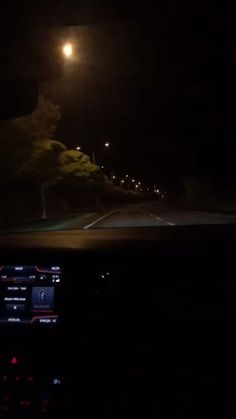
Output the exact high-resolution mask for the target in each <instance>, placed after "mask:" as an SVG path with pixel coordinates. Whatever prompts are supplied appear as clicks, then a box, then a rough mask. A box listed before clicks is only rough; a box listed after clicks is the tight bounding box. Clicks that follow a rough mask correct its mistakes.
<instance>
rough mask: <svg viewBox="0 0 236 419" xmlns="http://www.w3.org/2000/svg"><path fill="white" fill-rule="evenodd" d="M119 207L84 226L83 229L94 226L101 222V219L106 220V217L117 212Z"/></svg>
mask: <svg viewBox="0 0 236 419" xmlns="http://www.w3.org/2000/svg"><path fill="white" fill-rule="evenodd" d="M118 211H119V209H115V210H112V211H110V212H108V213H107V214H105V215H103V216H102V217H100V218H98V219H97V220H95V221H93V222H92V223H90V224H88V225H86V226H85V227H83V230H88V229H89V228H90V227H93V226H94V225H95V224H97V223H99V222H100V221H102V220H104V218H107V217H109V216H110V215H111V214H114V213H115V212H118Z"/></svg>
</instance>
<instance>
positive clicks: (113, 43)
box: [0, 1, 236, 232]
mask: <svg viewBox="0 0 236 419" xmlns="http://www.w3.org/2000/svg"><path fill="white" fill-rule="evenodd" d="M137 3H138V5H137V4H134V2H127V5H129V10H132V8H133V9H134V11H135V13H133V16H132V17H131V15H129V14H127V15H126V16H125V18H124V17H121V16H120V15H117V16H116V9H115V6H114V9H113V14H112V18H111V17H108V18H106V19H105V18H104V16H103V19H97V20H96V22H95V23H94V22H93V23H90V22H89V23H86V24H79V25H73V26H61V27H57V28H56V30H55V33H56V39H57V46H56V48H57V50H58V52H59V54H60V56H61V61H62V67H61V71H60V76H59V77H55V78H54V79H50V80H49V81H45V80H44V81H42V82H41V83H40V85H39V99H38V103H37V107H36V109H35V110H34V111H33V113H31V114H29V115H26V116H22V117H17V118H14V119H8V120H1V121H0V173H1V178H0V179H1V180H0V182H1V206H0V229H1V232H6V231H18V232H20V231H37V230H38V231H41V230H60V229H89V228H116V227H117V228H119V227H146V226H148V227H158V226H170V227H171V226H175V225H184V224H218V223H234V222H236V216H235V215H236V186H235V180H236V172H235V168H236V154H235V122H234V118H233V116H234V115H233V114H234V107H232V100H233V98H234V85H235V83H234V78H235V59H234V56H235V43H234V41H233V39H234V38H233V37H232V28H233V26H234V25H233V22H232V17H231V16H230V13H229V12H227V13H224V12H223V11H222V9H220V10H217V7H215V8H214V7H213V6H211V5H210V2H207V1H204V2H203V1H196V2H195V1H194V2H191V5H190V4H188V2H186V3H185V4H184V2H179V3H178V4H177V2H174V1H168V2H165V3H162V4H161V5H159V6H158V10H157V9H156V7H155V4H154V3H156V2H151V1H147V2H137ZM94 13H95V14H96V12H94ZM54 47H55V46H54V45H53V48H54ZM46 65H47V63H45V66H46Z"/></svg>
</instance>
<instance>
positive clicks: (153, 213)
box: [84, 203, 236, 229]
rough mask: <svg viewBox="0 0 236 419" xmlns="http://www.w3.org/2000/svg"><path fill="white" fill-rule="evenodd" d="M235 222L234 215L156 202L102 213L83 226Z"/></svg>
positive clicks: (108, 226) (145, 225) (106, 226)
mask: <svg viewBox="0 0 236 419" xmlns="http://www.w3.org/2000/svg"><path fill="white" fill-rule="evenodd" d="M231 223H236V215H226V214H218V213H208V212H200V211H183V210H180V209H178V210H177V209H175V210H173V209H171V208H168V207H164V206H160V205H158V204H157V203H144V204H138V205H129V206H126V207H122V208H120V209H118V210H115V211H111V212H109V213H107V214H104V215H103V216H101V217H100V218H98V219H96V220H95V221H92V222H91V223H88V224H87V225H86V226H85V227H84V228H85V229H89V228H115V227H149V226H150V227H151V226H155V227H157V226H174V225H188V224H191V225H196V224H231Z"/></svg>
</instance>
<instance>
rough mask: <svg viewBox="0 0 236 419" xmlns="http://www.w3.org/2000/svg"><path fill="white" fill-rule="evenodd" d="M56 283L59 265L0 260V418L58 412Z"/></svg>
mask: <svg viewBox="0 0 236 419" xmlns="http://www.w3.org/2000/svg"><path fill="white" fill-rule="evenodd" d="M62 286H63V273H62V269H61V266H56V265H53V266H52V265H30V264H29V265H28V264H27V265H20V264H17V265H2V266H0V333H1V348H0V418H1V419H2V418H3V419H5V418H6V419H8V418H9V419H10V418H11V419H16V418H17V419H21V418H36V419H37V418H42V417H44V418H49V417H50V418H51V417H58V418H60V417H64V415H63V411H64V407H63V403H64V400H63V392H62V388H63V385H64V378H63V377H64V374H63V370H62V364H63V363H62V357H63V343H62V342H61V339H60V332H59V331H60V328H61V323H60V322H61V320H62V319H61V316H60V314H61V310H60V305H61V301H62V298H61V296H62V292H63V291H62Z"/></svg>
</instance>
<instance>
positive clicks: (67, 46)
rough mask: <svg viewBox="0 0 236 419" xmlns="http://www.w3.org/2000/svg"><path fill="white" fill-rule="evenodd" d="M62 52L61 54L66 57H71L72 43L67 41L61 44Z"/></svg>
mask: <svg viewBox="0 0 236 419" xmlns="http://www.w3.org/2000/svg"><path fill="white" fill-rule="evenodd" d="M62 52H63V54H64V56H65V57H66V58H71V57H72V55H73V53H74V51H73V45H72V44H71V42H67V43H66V44H65V45H64V46H63V48H62Z"/></svg>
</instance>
